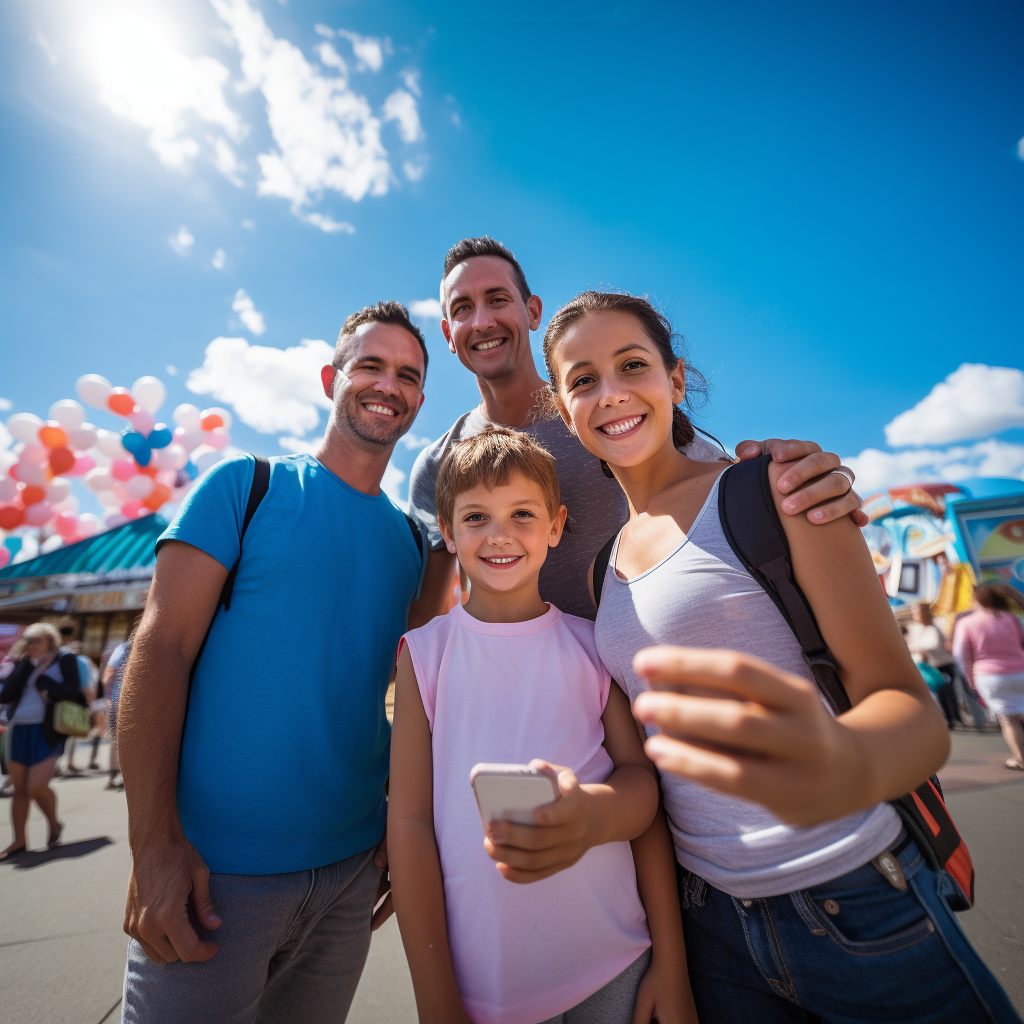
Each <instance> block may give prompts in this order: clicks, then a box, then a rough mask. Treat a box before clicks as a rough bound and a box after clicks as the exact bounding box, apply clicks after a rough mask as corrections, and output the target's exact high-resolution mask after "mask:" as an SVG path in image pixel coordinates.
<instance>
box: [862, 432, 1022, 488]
mask: <svg viewBox="0 0 1024 1024" xmlns="http://www.w3.org/2000/svg"><path fill="white" fill-rule="evenodd" d="M844 462H845V464H846V465H847V466H849V467H850V468H851V469H852V470H853V471H854V473H856V474H857V490H858V492H859V493H861V494H864V495H867V494H872V493H874V492H875V491H881V490H884V489H885V488H887V487H900V486H906V485H907V484H912V483H927V482H930V481H949V482H950V483H956V481H958V480H966V479H967V478H969V477H975V476H1002V477H1018V478H1020V479H1024V444H1011V443H1010V442H1008V441H1000V440H997V439H996V438H989V439H988V440H986V441H978V442H976V443H975V444H972V445H958V446H955V447H952V448H944V449H939V448H915V449H910V450H907V451H902V452H883V451H880V450H879V449H877V448H867V449H865V450H864V451H862V452H861V453H860V455H854V456H851V457H849V458H847V459H844Z"/></svg>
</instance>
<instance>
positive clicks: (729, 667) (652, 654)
mask: <svg viewBox="0 0 1024 1024" xmlns="http://www.w3.org/2000/svg"><path fill="white" fill-rule="evenodd" d="M633 668H634V670H635V671H636V673H637V675H639V676H641V677H642V678H643V679H646V680H648V681H649V682H650V683H652V684H656V685H659V686H661V687H665V688H678V687H683V686H687V687H702V688H704V689H710V690H715V691H718V692H722V693H726V694H728V695H729V696H730V697H739V698H741V699H743V700H750V701H755V702H756V703H758V704H761V705H763V706H764V707H766V708H775V709H777V710H780V711H786V710H797V709H799V708H803V707H806V706H807V703H808V700H809V699H810V698H815V689H814V686H813V685H812V684H811V683H809V682H807V680H805V679H801V678H800V677H799V676H793V675H790V674H789V673H788V672H783V671H782V670H781V669H777V668H775V667H774V666H772V665H769V664H767V663H766V662H763V661H759V660H758V659H757V658H751V657H749V656H748V655H745V654H738V653H737V652H736V651H704V650H697V649H695V648H692V647H668V646H664V647H645V648H644V649H643V650H641V651H638V652H637V654H636V655H635V657H634V658H633ZM645 696H647V695H646V694H641V695H640V696H639V697H637V699H636V701H635V702H634V709H635V710H637V714H638V717H640V716H639V711H638V709H639V708H640V707H642V704H641V700H642V698H643V697H645ZM815 699H816V698H815ZM641 721H643V718H642V717H641Z"/></svg>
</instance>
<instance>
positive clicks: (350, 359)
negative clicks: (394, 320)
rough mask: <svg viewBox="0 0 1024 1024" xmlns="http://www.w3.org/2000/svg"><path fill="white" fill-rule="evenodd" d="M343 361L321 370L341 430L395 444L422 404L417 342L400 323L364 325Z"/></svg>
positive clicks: (350, 342)
mask: <svg viewBox="0 0 1024 1024" xmlns="http://www.w3.org/2000/svg"><path fill="white" fill-rule="evenodd" d="M342 360H343V361H342V363H341V366H340V367H333V366H325V367H324V370H323V375H324V387H325V389H326V390H327V393H328V394H329V395H331V397H332V398H333V399H334V419H335V421H336V423H337V425H338V426H339V427H341V428H342V429H345V428H347V430H348V431H349V432H351V434H353V435H354V436H355V437H356V438H358V439H359V440H360V441H363V442H365V443H368V444H372V445H380V446H382V447H385V446H388V445H394V444H395V442H396V441H397V440H398V439H399V438H400V437H401V436H402V435H403V434H404V433H405V432H406V431H407V430H408V429H409V428H410V427H411V426H412V422H413V420H414V419H415V418H416V413H417V412H419V408H420V406H421V405H422V404H423V376H424V372H425V367H424V364H423V350H422V349H421V348H420V344H419V342H418V341H417V340H416V338H414V337H413V336H412V335H411V334H410V333H409V332H408V331H407V330H406V329H405V328H404V327H399V326H398V325H397V324H387V323H368V324H363V325H361V326H360V327H357V328H356V330H355V333H354V334H353V335H352V336H351V337H350V338H349V339H348V340H347V341H346V343H345V346H344V350H343V354H342Z"/></svg>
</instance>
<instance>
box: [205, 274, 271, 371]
mask: <svg viewBox="0 0 1024 1024" xmlns="http://www.w3.org/2000/svg"><path fill="white" fill-rule="evenodd" d="M231 308H232V309H233V310H234V311H235V312H236V313H237V314H238V319H239V320H241V321H242V323H243V324H245V326H246V327H247V328H248V329H249V330H250V331H251V332H252V333H253V334H257V335H259V334H263V332H264V331H266V329H267V325H266V322H265V321H264V319H263V314H262V313H261V312H259V310H257V309H256V304H255V303H254V302H253V301H252V299H251V298H250V297H249V293H248V292H247V291H246V290H245V289H244V288H239V289H238V291H237V292H235V298H234V301H233V302H232V303H231ZM190 379H191V378H190ZM189 386H190V387H191V384H190V385H189Z"/></svg>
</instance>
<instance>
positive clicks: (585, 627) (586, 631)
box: [558, 612, 604, 671]
mask: <svg viewBox="0 0 1024 1024" xmlns="http://www.w3.org/2000/svg"><path fill="white" fill-rule="evenodd" d="M558 625H559V626H561V627H562V628H563V629H566V630H568V631H569V632H570V633H571V634H572V636H573V638H574V639H575V640H576V642H577V643H578V644H579V645H580V646H581V647H582V648H583V650H584V651H586V654H587V657H588V658H589V659H590V660H591V661H592V662H593V663H594V665H595V666H597V667H598V668H600V669H601V670H602V671H604V662H602V661H601V656H600V655H599V654H598V653H597V641H596V640H595V639H594V623H593V622H592V621H591V620H590V619H584V618H582V617H581V616H579V615H570V614H569V613H568V612H562V617H561V618H560V619H559V620H558Z"/></svg>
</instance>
